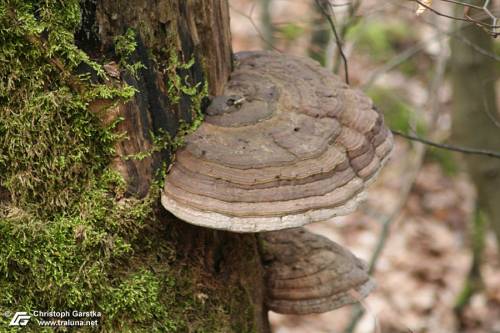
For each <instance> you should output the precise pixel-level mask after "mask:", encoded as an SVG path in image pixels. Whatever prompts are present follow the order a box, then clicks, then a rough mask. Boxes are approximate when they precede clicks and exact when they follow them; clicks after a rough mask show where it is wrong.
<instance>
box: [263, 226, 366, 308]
mask: <svg viewBox="0 0 500 333" xmlns="http://www.w3.org/2000/svg"><path fill="white" fill-rule="evenodd" d="M260 237H261V241H262V253H261V255H262V260H263V262H264V269H265V271H266V292H267V294H266V305H267V307H268V309H269V310H272V311H274V312H277V313H283V314H300V315H302V314H310V313H321V312H327V311H331V310H334V309H337V308H340V307H342V306H344V305H347V304H352V303H356V302H358V301H360V299H361V298H365V297H366V296H367V295H368V294H369V293H370V291H372V290H373V288H374V287H375V283H374V282H373V281H372V280H371V279H370V277H369V276H368V273H367V267H366V265H365V264H364V263H363V262H362V261H361V260H360V259H358V258H356V257H355V256H354V255H353V254H352V253H351V252H349V251H348V250H347V249H344V248H343V247H342V246H340V245H338V244H336V243H334V242H332V241H331V240H329V239H327V238H325V237H322V236H319V235H316V234H313V233H310V232H308V231H306V230H304V229H303V228H295V229H290V230H286V231H274V232H266V233H262V234H261V235H260Z"/></svg>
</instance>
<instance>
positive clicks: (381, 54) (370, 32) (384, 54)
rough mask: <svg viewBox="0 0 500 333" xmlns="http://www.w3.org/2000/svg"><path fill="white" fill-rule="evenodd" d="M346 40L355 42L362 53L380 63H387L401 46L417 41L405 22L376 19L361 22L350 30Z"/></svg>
mask: <svg viewBox="0 0 500 333" xmlns="http://www.w3.org/2000/svg"><path fill="white" fill-rule="evenodd" d="M346 38H347V39H348V40H352V41H354V42H355V44H356V47H357V48H358V49H360V51H362V52H366V53H369V54H370V56H371V57H373V58H374V59H376V60H380V61H387V60H388V59H389V58H390V57H392V56H394V55H395V54H396V53H397V52H399V51H400V49H401V46H403V45H405V44H411V43H412V42H413V41H414V40H415V36H414V33H413V31H412V30H411V28H410V27H409V26H408V25H407V24H405V23H404V22H402V21H394V20H393V21H384V22H382V21H379V20H376V19H374V20H361V21H360V22H359V23H358V24H356V25H354V26H353V27H352V28H350V29H349V31H348V33H347V36H346Z"/></svg>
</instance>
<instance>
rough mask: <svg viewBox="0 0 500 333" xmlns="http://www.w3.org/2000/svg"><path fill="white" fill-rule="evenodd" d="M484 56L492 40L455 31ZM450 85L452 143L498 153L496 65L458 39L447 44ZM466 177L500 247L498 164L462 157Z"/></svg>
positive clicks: (469, 29)
mask: <svg viewBox="0 0 500 333" xmlns="http://www.w3.org/2000/svg"><path fill="white" fill-rule="evenodd" d="M459 33H460V35H461V38H466V39H467V40H469V41H470V42H472V43H474V44H475V45H477V46H478V47H480V48H481V49H483V50H485V51H486V52H490V53H493V47H492V46H493V42H492V38H491V37H490V36H489V35H488V34H487V33H486V32H485V31H483V30H482V29H481V28H479V27H477V26H476V25H474V24H468V25H467V26H465V27H464V28H463V29H462V30H460V31H459ZM451 47H452V59H451V74H452V83H453V114H452V116H453V121H452V124H453V125H452V140H453V142H456V143H459V144H461V145H463V146H466V147H473V148H481V149H490V150H493V151H498V150H500V140H499V138H500V135H499V127H498V124H499V123H500V122H499V119H500V115H499V113H498V110H497V105H496V94H495V84H496V81H497V78H498V71H497V69H498V68H497V67H496V62H495V60H494V59H492V58H491V57H488V56H487V55H484V54H481V53H479V52H477V51H476V50H474V49H473V48H472V47H470V46H469V45H467V44H466V43H463V42H462V41H461V40H460V39H453V40H452V43H451ZM464 160H465V162H466V165H467V168H468V171H469V174H470V176H471V178H472V181H473V182H474V183H475V185H476V188H477V191H478V207H479V209H480V210H482V211H484V212H485V213H486V215H487V217H488V220H489V223H490V226H491V227H492V229H493V230H494V232H495V234H496V236H497V240H498V241H499V243H500V205H499V204H498V203H499V202H500V191H498V188H500V161H499V160H497V159H493V158H489V157H482V156H475V155H464Z"/></svg>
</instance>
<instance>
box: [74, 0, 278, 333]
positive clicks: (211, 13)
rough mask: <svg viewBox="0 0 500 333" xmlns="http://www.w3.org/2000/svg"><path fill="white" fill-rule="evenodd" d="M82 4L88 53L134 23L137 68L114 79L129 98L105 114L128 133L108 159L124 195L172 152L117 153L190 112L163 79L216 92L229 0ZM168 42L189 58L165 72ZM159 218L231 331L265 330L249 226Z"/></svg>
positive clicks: (169, 129)
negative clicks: (213, 226)
mask: <svg viewBox="0 0 500 333" xmlns="http://www.w3.org/2000/svg"><path fill="white" fill-rule="evenodd" d="M81 6H82V11H83V13H84V17H83V24H82V28H81V31H79V32H78V34H77V35H76V38H77V44H78V46H79V47H80V48H81V49H83V50H85V52H87V53H88V54H89V55H91V56H92V57H93V58H102V57H111V58H113V57H115V55H114V53H113V45H114V38H115V37H116V36H120V35H123V34H124V33H125V32H126V31H127V29H129V28H133V29H134V30H135V31H136V42H137V46H138V47H137V48H136V50H135V51H134V53H133V55H132V56H131V59H130V60H131V61H132V62H137V61H139V62H141V63H142V64H143V65H144V68H142V69H140V70H139V71H138V75H136V76H133V75H131V74H126V73H123V72H122V75H121V79H122V80H124V81H126V82H127V83H128V84H129V85H132V86H134V87H135V88H136V89H137V93H136V95H135V97H134V99H133V100H132V101H130V102H128V103H126V104H124V105H118V106H117V107H115V108H114V109H113V110H112V112H110V113H108V114H112V115H113V117H117V116H121V117H123V118H124V121H122V122H121V123H120V124H119V126H118V129H117V130H118V131H125V132H126V133H127V139H126V140H123V141H121V142H120V143H119V144H118V145H117V147H116V151H117V156H116V158H115V160H114V166H115V167H116V169H118V170H119V171H120V172H121V174H122V175H123V176H124V178H125V179H126V181H127V188H128V193H129V195H134V196H139V197H142V196H144V195H145V194H146V193H147V192H148V189H149V188H150V185H151V182H152V180H153V179H154V177H155V172H156V171H157V170H158V169H159V168H160V166H161V165H162V163H163V162H167V163H169V162H170V160H171V156H172V154H173V153H174V152H173V151H171V150H170V147H166V148H165V147H163V148H162V149H161V151H155V152H154V153H153V154H151V156H148V157H146V158H144V159H141V160H139V159H126V160H125V159H124V158H123V157H124V156H130V155H133V154H137V153H139V152H141V151H148V150H151V149H153V146H154V142H153V139H152V137H151V133H153V134H155V135H161V133H163V132H166V133H168V134H169V135H170V137H171V138H174V137H175V136H176V135H177V134H178V131H179V127H180V124H181V121H183V122H187V123H189V122H191V121H192V120H193V117H194V115H193V112H192V106H193V99H192V98H190V97H191V96H188V95H186V94H183V95H182V96H181V98H180V100H179V101H178V102H175V101H173V100H172V98H171V97H169V92H168V84H169V82H172V80H173V79H172V78H171V77H169V75H178V76H179V77H180V78H181V79H182V80H187V81H189V83H190V85H191V86H195V85H197V84H199V86H202V85H203V84H204V83H205V81H206V82H208V89H209V93H210V94H212V95H217V94H220V93H221V91H222V88H223V85H224V84H225V82H226V81H227V79H228V77H229V74H230V71H231V65H232V64H231V60H232V58H231V57H232V54H231V38H230V32H229V10H228V3H227V1H219V0H198V1H193V0H188V1H184V0H160V1H153V0H122V1H115V0H104V1H95V0H87V1H83V2H82V5H81ZM172 50H174V52H175V54H176V56H177V57H178V60H179V61H180V62H183V63H188V62H189V61H190V60H191V59H194V64H193V65H192V66H190V67H189V68H185V67H184V68H183V67H179V68H177V69H176V71H175V72H174V73H172V72H171V71H170V72H169V70H168V68H171V66H172V56H171V54H172V53H171V52H172ZM107 121H110V120H109V119H108V120H107ZM158 224H159V225H162V226H164V227H163V228H160V229H161V232H164V233H165V237H166V238H167V239H168V241H169V242H171V243H172V244H173V246H174V247H175V250H176V251H175V252H176V253H178V254H180V255H179V257H178V258H177V261H176V265H177V267H179V270H180V269H183V270H186V269H187V270H188V271H189V273H188V275H190V274H191V275H196V279H193V281H192V282H191V283H192V284H200V283H201V284H203V285H205V286H210V288H211V290H212V293H213V295H217V294H219V295H223V297H219V298H216V299H217V300H218V301H216V302H219V303H220V304H212V306H213V307H214V308H224V309H226V312H227V313H226V314H227V315H228V316H229V318H230V319H229V320H230V321H231V323H230V327H232V329H233V331H235V332H250V331H251V332H254V331H255V332H267V331H269V326H268V322H267V313H266V311H265V309H264V308H263V284H262V267H261V263H260V259H259V254H258V251H257V241H256V237H255V236H254V235H253V234H249V235H241V234H233V233H229V232H221V231H215V230H209V229H205V228H200V227H195V226H191V225H188V224H186V223H184V222H182V221H180V220H178V219H176V218H175V217H173V216H172V215H170V214H169V213H167V212H165V211H163V210H162V209H161V208H160V209H159V210H158ZM195 280H196V281H195ZM191 287H193V288H194V289H195V290H196V289H197V288H198V286H196V285H195V286H191ZM228 290H237V291H238V292H236V293H228ZM211 302H213V300H211ZM221 329H222V328H221Z"/></svg>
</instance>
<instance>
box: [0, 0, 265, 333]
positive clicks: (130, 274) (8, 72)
mask: <svg viewBox="0 0 500 333" xmlns="http://www.w3.org/2000/svg"><path fill="white" fill-rule="evenodd" d="M78 14H80V15H78ZM58 15H60V17H59V16H58ZM64 15H67V17H64ZM68 22H69V23H68ZM0 23H1V24H2V26H0V28H2V29H0V38H1V41H2V43H5V44H2V47H4V45H5V48H4V49H2V50H0V51H1V53H0V60H2V61H3V62H2V63H8V64H9V66H6V67H4V69H2V70H0V74H1V77H2V87H8V89H10V90H8V89H7V90H5V94H0V102H1V103H2V104H1V107H2V108H1V109H0V110H1V112H2V114H1V118H0V119H1V120H0V134H1V135H2V137H1V139H2V140H0V146H1V147H2V149H3V148H4V147H8V148H9V150H7V149H5V150H2V151H1V152H0V173H2V175H0V189H2V193H3V194H2V196H1V197H0V240H1V242H2V243H3V245H4V246H3V249H2V250H1V253H0V295H6V296H5V297H3V299H1V300H0V310H2V311H23V310H25V311H30V310H33V309H38V310H42V309H43V310H45V309H46V310H56V311H62V310H67V309H81V308H84V309H86V310H96V311H101V312H102V313H103V319H102V320H101V321H100V328H101V330H102V331H110V332H111V331H120V332H122V331H123V332H142V331H144V332H154V331H160V332H165V331H167V332H268V331H269V325H268V321H267V312H266V311H265V309H264V306H263V297H264V293H263V283H262V276H263V274H262V266H261V262H260V257H259V254H258V249H257V239H256V237H255V235H253V234H245V235H243V234H234V233H229V232H222V231H215V230H209V229H205V228H200V227H195V226H192V225H188V224H186V223H184V222H182V221H180V220H178V219H176V218H175V217H173V216H172V215H170V214H169V213H168V212H166V211H165V210H164V209H163V208H162V207H161V206H160V205H159V203H158V202H156V201H158V200H157V198H158V197H157V193H156V194H155V195H151V192H152V191H158V187H157V186H156V185H157V182H156V179H157V178H158V177H157V176H158V174H161V172H162V170H163V171H164V170H165V168H166V166H168V164H169V163H170V162H171V160H172V156H173V153H174V150H175V148H177V147H179V146H180V145H181V144H182V136H183V135H185V134H186V133H188V132H189V131H191V130H193V129H194V128H195V127H196V125H197V124H199V122H200V121H201V118H202V110H203V108H204V107H205V106H206V104H207V102H208V99H207V96H208V94H210V95H217V94H219V93H221V91H222V88H223V85H224V84H225V82H226V81H227V79H228V78H229V75H230V71H231V66H232V53H231V39H230V32H229V8H228V3H227V1H226V0H222V1H220V0H196V1H195V0H159V1H158V0H119V1H117V0H103V1H97V0H82V1H76V0H71V1H67V2H53V3H52V2H50V1H47V2H45V1H29V2H22V1H16V0H12V1H7V2H5V3H2V4H0ZM16 24H17V25H16ZM9 25H11V26H16V27H18V28H16V29H7V28H6V27H7V26H9ZM39 27H42V28H39ZM28 28H29V29H28ZM44 29H45V30H44ZM67 32H71V37H68V35H64V38H63V37H60V36H62V35H58V34H60V33H67ZM73 36H74V39H73ZM59 37H60V38H61V39H60V40H58V39H57V38H59ZM61 40H62V41H63V42H64V43H65V44H61ZM16 43H17V44H16ZM73 46H76V48H73ZM4 50H7V51H9V52H7V51H5V52H4ZM61 50H62V51H61ZM79 50H82V51H83V52H84V54H83V55H82V54H81V53H79V52H80V51H79ZM15 52H19V53H18V54H17V55H16V54H15ZM27 52H32V53H30V55H29V56H25V55H24V54H28V53H27ZM87 56H88V58H89V59H90V61H87V60H85V59H87V58H86V57H87ZM30 57H31V58H30ZM71 57H73V58H71ZM11 59H17V60H16V61H13V60H11ZM74 59H77V60H74ZM35 60H36V61H35ZM23 61H24V63H23ZM37 61H39V63H38V62H37ZM90 63H93V64H97V65H95V66H89V64H90ZM10 64H12V66H10ZM17 65H19V66H20V68H21V69H22V68H28V69H29V68H30V66H38V67H39V68H40V71H36V75H38V76H40V77H42V75H43V78H45V80H46V82H45V84H38V85H36V86H34V84H35V83H36V82H35V79H34V78H37V77H36V75H35V74H32V73H33V70H28V72H27V74H25V75H24V74H23V75H24V76H22V75H19V71H18V68H17V67H15V66H17ZM99 67H101V68H103V70H104V71H105V72H106V73H105V75H104V77H105V78H104V79H103V75H102V73H99V71H98V70H97V69H96V68H99ZM54 73H58V74H59V75H60V76H59V77H56V76H55V75H54ZM23 78H26V79H25V81H23V80H22V79H23ZM9 80H10V81H9ZM12 82H14V83H12ZM16 84H17V86H16ZM65 85H67V86H68V88H66V87H64V86H65ZM98 86H99V87H101V88H102V87H108V88H110V89H111V88H117V87H123V86H128V87H133V88H134V89H135V94H133V96H132V97H131V98H130V99H128V101H127V102H123V100H124V99H123V98H122V97H123V96H122V95H126V94H125V93H123V94H122V95H120V94H119V93H118V95H119V98H112V97H109V94H107V93H103V90H102V89H101V88H99V89H101V90H99V91H100V92H99V93H96V94H95V96H96V97H92V98H90V97H85V99H84V98H83V97H81V98H80V97H79V94H80V93H81V92H82V91H83V92H84V93H86V95H85V96H90V95H89V94H88V92H89V91H91V90H90V89H94V87H98ZM60 88H63V89H62V90H61V89H60ZM29 91H31V92H33V95H34V96H35V94H39V95H40V96H48V95H50V96H55V97H54V100H50V101H48V102H47V103H48V107H47V110H49V111H50V112H52V113H53V114H52V113H50V112H49V111H47V112H48V113H47V114H49V115H50V117H48V116H45V114H43V117H44V118H43V117H41V116H42V114H41V113H38V112H40V111H38V109H37V106H36V105H35V107H33V105H31V104H30V105H28V104H27V102H26V98H25V97H26V94H25V93H26V92H29ZM119 91H121V90H119ZM9 94H10V95H11V96H12V98H11V96H10V95H9ZM17 94H18V95H19V96H17ZM111 95H113V93H112V94H111ZM37 96H38V95H36V96H35V97H37ZM82 96H83V94H82ZM92 96H94V95H92ZM120 96H121V97H120ZM17 97H19V99H15V98H17ZM63 97H64V98H66V100H70V101H73V100H76V101H78V103H74V104H69V103H67V102H66V105H63V103H61V102H60V100H59V98H61V99H62V98H63ZM37 98H38V97H37ZM40 98H45V97H40ZM80 101H83V102H82V103H80ZM61 105H63V106H61ZM82 105H83V106H85V107H83V108H82ZM16 107H19V112H17V111H16V110H15V108H16ZM62 108H69V109H70V111H71V112H74V114H73V113H68V112H67V111H66V110H63V109H62ZM24 110H29V111H30V112H33V115H31V114H28V113H26V117H28V118H27V119H30V118H29V117H35V118H36V119H38V117H39V116H40V119H45V118H47V119H48V120H47V124H48V125H47V124H44V125H46V127H44V128H41V127H40V126H39V125H40V124H39V123H41V122H42V121H33V122H32V123H30V124H28V125H29V127H26V126H25V125H24V124H26V121H18V120H17V118H18V116H19V115H22V114H23V112H24ZM62 111H64V112H62ZM82 117H83V118H82ZM66 118H67V119H66ZM80 118H82V119H84V120H85V122H84V123H82V122H81V121H80ZM94 118H95V119H97V121H94V120H95V119H94ZM77 121H80V122H78V123H77ZM28 123H29V121H28ZM59 123H61V124H62V125H64V126H66V125H68V124H69V126H70V127H64V126H62V125H61V128H58V127H57V126H58V125H57V124H59ZM114 123H116V124H117V125H116V126H115V127H113V131H114V133H124V135H123V138H121V139H120V140H114V141H112V140H109V137H108V136H105V135H103V137H104V139H106V140H107V141H106V140H104V139H102V140H101V138H100V137H99V138H100V139H99V140H97V139H93V137H92V135H94V136H95V135H97V134H99V133H100V131H101V128H103V131H104V129H106V130H107V129H108V127H107V126H108V125H110V124H114ZM75 124H78V126H81V129H82V130H83V131H84V132H86V134H85V135H82V137H81V138H80V136H75V135H74V134H73V133H69V132H68V133H67V135H66V138H64V139H60V138H54V139H53V142H52V141H51V140H52V138H51V137H50V136H51V135H50V133H51V132H52V133H58V131H59V130H60V129H64V128H66V129H67V128H71V126H76V125H75ZM25 127H26V128H25ZM78 128H79V127H78ZM94 129H95V131H94ZM94 132H95V133H94ZM19 133H27V134H25V135H26V136H25V137H24V138H22V140H25V145H22V140H16V144H17V143H19V147H17V146H16V145H14V144H12V138H15V136H16V135H18V134H19ZM47 133H49V134H47ZM88 133H90V134H88ZM103 133H105V134H106V135H109V133H108V132H103ZM43 135H49V137H48V139H47V140H48V141H47V142H44V143H43V146H42V147H40V149H41V152H40V153H38V152H35V153H32V152H33V150H34V148H37V147H38V146H37V142H35V141H37V138H38V139H40V138H42V136H43ZM31 136H33V138H32V137H31ZM73 137H74V139H73ZM31 139H33V142H31V141H29V140H31ZM18 141H19V142H18ZM61 142H62V143H64V144H65V146H64V149H66V150H60V151H59V150H58V149H59V146H57V145H61V147H62V144H61ZM107 142H111V143H110V145H111V146H110V149H108V148H106V149H102V151H101V149H100V144H104V143H107ZM16 147H17V148H16ZM89 147H91V148H89ZM80 148H82V153H79V155H78V157H75V162H74V161H73V160H69V159H68V156H70V154H71V151H72V150H73V152H74V153H76V151H77V149H80ZM15 149H18V150H15ZM61 149H62V148H61ZM78 151H79V150H78ZM94 151H95V154H98V155H99V156H100V157H99V161H100V162H99V163H95V159H94V158H92V157H91V153H92V152H94ZM56 153H57V154H60V155H61V161H62V162H60V163H64V164H61V165H55V164H54V162H53V161H52V159H53V156H51V154H56ZM86 153H89V157H88V158H87V155H85V154H86ZM32 155H33V156H32ZM20 156H27V158H26V161H27V162H26V165H24V164H22V163H18V161H17V160H16V159H21V158H20ZM71 156H73V155H71ZM82 156H83V157H82ZM44 157H45V158H47V159H48V160H49V162H50V163H49V162H47V165H48V167H45V166H44V167H43V170H42V171H43V172H42V171H40V170H37V169H36V167H37V164H33V163H32V162H31V160H30V159H33V158H37V159H39V158H44ZM101 160H102V161H104V162H102V161H101ZM73 162H74V163H73ZM101 162H102V163H101ZM73 164H74V165H73ZM68 165H69V167H71V170H70V171H71V172H69V171H68V173H67V174H66V173H63V172H62V171H65V170H66V169H65V168H69V167H68ZM109 165H111V166H112V170H117V171H118V172H119V174H120V175H121V176H122V179H123V180H124V181H125V182H124V184H125V186H124V187H123V186H122V190H121V191H118V192H114V191H110V190H109V188H108V187H109V186H108V185H106V186H108V187H100V186H101V185H99V184H101V183H102V182H105V183H106V184H114V183H115V182H116V183H120V181H121V180H116V179H115V178H109V176H107V178H106V177H104V178H103V176H101V174H103V175H108V173H106V172H105V171H104V169H105V168H108V166H109ZM73 166H74V167H73ZM51 168H53V169H51ZM85 168H92V171H90V172H85ZM100 169H102V170H100ZM27 170H29V172H31V173H33V174H35V172H39V174H37V175H38V177H36V178H33V179H35V180H34V181H33V182H34V183H33V184H34V185H33V186H31V183H30V182H31V181H32V179H31V178H30V173H28V171H27ZM47 170H49V171H50V170H52V175H54V170H60V171H61V175H55V176H51V175H50V174H48V175H46V171H47ZM75 175H76V176H75ZM23 177H24V178H23ZM44 177H46V178H44ZM72 177H73V178H74V177H78V179H79V180H78V181H76V180H75V181H74V183H75V184H80V185H81V186H82V187H79V188H77V187H76V186H75V188H72V190H71V191H68V194H67V198H66V197H65V198H59V197H61V195H60V193H52V192H50V191H47V190H46V188H48V185H47V184H49V183H50V181H49V182H48V181H47V180H48V179H50V180H51V181H52V179H55V180H57V182H56V181H54V183H57V184H56V185H57V187H56V185H54V188H56V189H57V188H63V189H64V186H65V184H67V180H68V179H73V178H72ZM16 179H17V180H19V183H17V186H16V183H15V181H16ZM94 179H97V180H94ZM38 180H40V183H36V182H35V181H38ZM19 184H20V185H19ZM26 184H28V185H30V186H29V187H28V186H27V185H26ZM50 184H51V183H50ZM113 186H114V185H113ZM155 186H156V187H155ZM25 189H28V190H29V191H31V192H33V193H34V194H37V193H38V192H43V193H38V195H39V196H36V195H35V196H34V195H31V192H27V193H28V194H23V191H24V190H25ZM39 189H42V191H39ZM103 189H104V190H103ZM6 191H7V194H6ZM9 191H10V194H9ZM37 191H38V192H37ZM119 192H120V193H119ZM53 197H56V198H57V200H53ZM38 198H40V200H42V199H41V198H43V199H44V200H46V201H47V203H48V204H47V203H45V202H42V201H40V200H38ZM150 198H154V199H155V198H156V199H155V200H149V199H150ZM49 199H50V200H49ZM66 199H67V200H66ZM70 199H71V200H70ZM141 200H142V201H141ZM131 202H138V203H139V204H134V205H132V204H131ZM129 205H130V206H131V207H132V208H130V209H128V208H127V209H124V207H125V208H126V207H128V206H129ZM148 205H149V206H150V208H151V207H152V208H153V209H152V210H151V209H150V210H149V211H152V212H153V214H150V213H149V214H148V213H147V212H148V209H143V208H144V207H145V206H148ZM49 206H50V207H52V206H54V207H55V208H54V211H55V212H56V213H54V214H52V213H50V214H49V213H48V212H47V211H44V210H47V209H46V208H47V207H49ZM139 208H140V209H139ZM20 212H22V213H20ZM61 212H63V214H60V213H61ZM143 221H146V223H143ZM35 222H36V223H35ZM19 230H23V231H22V232H21V233H20V232H19ZM40 230H42V232H40ZM20 235H22V237H21V236H20ZM54 235H57V237H55V236H54ZM19 237H21V238H19ZM23 244H24V245H23ZM28 244H29V245H28ZM16 246H17V247H16ZM38 248H40V249H41V250H40V251H38V250H37V249H38ZM27 249H31V251H32V252H31V253H30V251H28V250H27ZM27 258H29V259H27ZM37 264H41V266H40V267H41V268H40V269H39V268H37V267H35V265H37ZM52 268H53V269H54V270H53V271H54V272H59V273H60V272H64V274H63V275H62V276H60V274H59V273H57V276H55V274H56V273H53V272H52V271H51V270H52ZM40 279H41V280H44V279H45V280H44V281H43V283H42V285H39V284H38V282H36V281H38V280H40ZM30 285H33V286H32V287H29V286H30ZM46 285H49V286H51V288H49V289H44V288H45V287H44V286H46ZM21 286H22V287H21ZM25 287H26V288H25ZM4 320H7V319H5V318H2V319H1V321H0V324H3V321H4ZM27 329H28V330H31V331H38V330H37V329H38V328H37V327H36V326H35V324H34V323H30V324H29V325H28V328H27Z"/></svg>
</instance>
